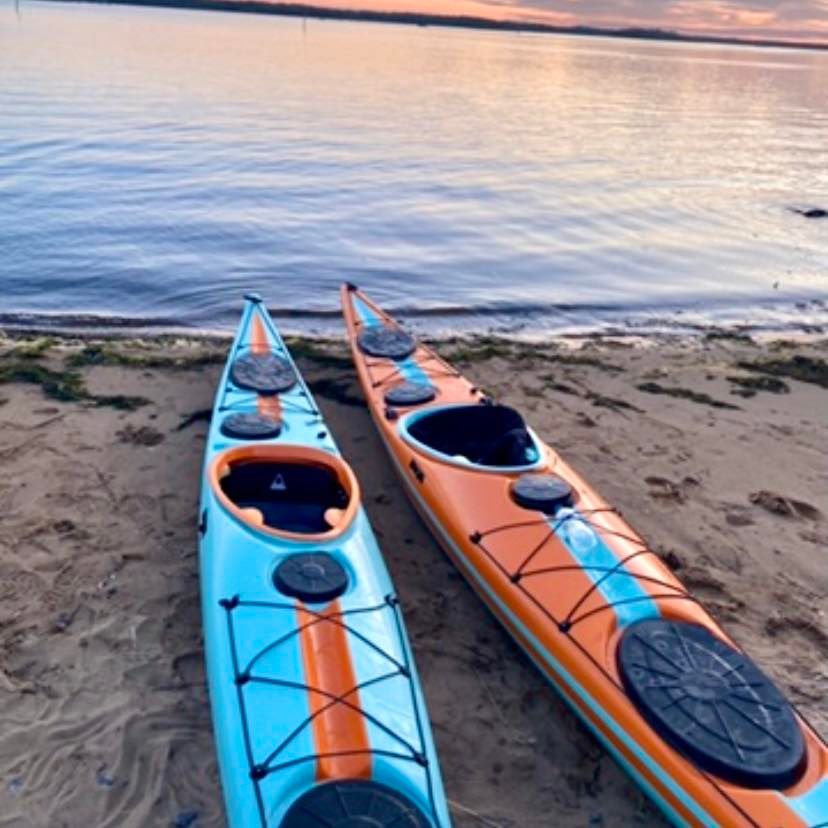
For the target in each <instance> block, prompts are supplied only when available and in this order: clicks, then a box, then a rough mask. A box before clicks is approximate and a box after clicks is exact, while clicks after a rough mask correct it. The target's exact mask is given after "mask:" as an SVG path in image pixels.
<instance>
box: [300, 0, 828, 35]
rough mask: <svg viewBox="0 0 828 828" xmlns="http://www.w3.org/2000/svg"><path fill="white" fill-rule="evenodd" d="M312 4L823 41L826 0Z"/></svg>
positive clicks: (351, 0)
mask: <svg viewBox="0 0 828 828" xmlns="http://www.w3.org/2000/svg"><path fill="white" fill-rule="evenodd" d="M308 1H309V2H311V3H314V0H308ZM314 5H325V6H335V7H347V8H360V9H380V10H383V11H387V10H394V11H418V12H427V13H434V14H470V15H479V16H482V17H493V18H498V19H504V18H505V19H524V20H537V21H541V22H547V23H551V24H560V25H563V26H572V25H578V24H586V25H594V26H607V27H614V28H615V27H624V26H647V27H660V28H667V29H676V30H679V31H683V32H688V33H709V34H720V35H734V36H739V37H745V36H747V37H778V38H783V39H796V40H820V41H828V0H319V2H316V3H314Z"/></svg>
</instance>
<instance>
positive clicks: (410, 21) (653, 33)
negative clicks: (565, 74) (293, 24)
mask: <svg viewBox="0 0 828 828" xmlns="http://www.w3.org/2000/svg"><path fill="white" fill-rule="evenodd" d="M35 2H68V3H87V4H91V5H123V6H144V7H150V8H174V9H185V10H196V11H224V12H240V13H243V14H262V15H271V16H280V17H313V18H318V19H322V20H324V19H328V20H354V21H361V22H365V23H397V24H402V25H417V26H443V27H447V28H467V29H486V30H492V31H508V32H529V33H537V34H559V35H573V36H582V37H613V38H618V39H626V40H656V41H668V42H669V41H672V42H684V43H710V44H719V45H723V46H750V47H759V48H776V49H807V50H811V51H828V41H817V40H794V39H784V38H783V39H780V38H777V37H744V36H738V35H719V34H700V33H692V34H691V33H688V32H682V31H680V30H677V29H662V28H659V27H647V26H621V27H604V26H592V25H588V24H575V25H571V26H562V25H555V24H551V23H542V22H540V21H532V20H516V19H500V20H499V19H496V18H489V17H478V16H475V15H463V14H457V15H453V14H433V13H429V12H415V11H379V10H374V9H359V8H335V7H330V6H316V5H313V4H312V3H293V2H267V0H35Z"/></svg>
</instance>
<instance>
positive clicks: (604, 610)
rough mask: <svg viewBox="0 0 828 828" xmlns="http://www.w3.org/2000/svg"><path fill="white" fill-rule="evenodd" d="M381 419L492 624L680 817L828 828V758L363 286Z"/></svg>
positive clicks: (789, 712)
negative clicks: (503, 630) (509, 637)
mask: <svg viewBox="0 0 828 828" xmlns="http://www.w3.org/2000/svg"><path fill="white" fill-rule="evenodd" d="M342 304H343V310H344V314H345V321H346V325H347V330H348V337H349V340H350V343H351V348H352V351H353V357H354V362H355V363H356V368H357V372H358V374H359V379H360V383H361V385H362V388H363V390H364V393H365V396H366V398H367V401H368V407H369V409H370V411H371V415H372V417H373V419H374V422H375V423H376V426H377V429H378V430H379V433H380V435H381V437H382V439H383V442H384V443H385V446H386V448H387V449H388V453H389V455H390V457H391V460H392V461H393V464H394V466H395V467H396V470H397V472H398V474H399V477H400V479H401V480H402V483H403V487H404V488H405V490H406V491H407V493H408V495H409V496H410V498H411V501H412V503H413V504H414V506H415V507H416V509H417V511H418V512H419V513H420V515H421V517H422V518H423V520H424V521H425V523H426V524H427V525H428V527H429V528H430V529H431V531H432V533H433V534H434V536H435V537H436V539H437V540H438V541H439V543H440V545H441V546H442V547H443V549H444V550H445V552H446V554H447V555H448V556H449V558H451V560H452V561H453V562H454V564H455V565H456V566H457V568H458V569H459V570H460V571H461V572H462V573H463V575H464V576H465V578H466V579H467V580H468V581H469V583H470V584H471V586H472V587H473V588H474V590H475V591H476V592H477V594H478V595H479V596H480V598H481V599H482V600H483V601H484V602H485V603H486V605H487V606H488V607H489V609H490V610H491V611H492V612H493V613H494V615H495V616H496V617H497V618H498V619H499V620H500V622H501V623H502V624H503V625H504V626H505V627H506V629H507V630H508V631H509V632H510V633H511V635H512V637H513V638H514V640H515V641H516V642H517V643H518V644H519V645H520V646H521V647H522V648H523V649H524V650H525V651H526V653H527V654H528V655H529V656H530V657H531V658H532V660H533V661H534V662H535V664H536V665H537V666H538V668H539V669H540V670H541V671H542V672H543V674H544V675H545V676H546V677H547V679H548V680H549V681H550V682H551V683H552V684H553V685H554V686H555V688H556V689H557V690H558V691H559V692H560V693H561V695H562V696H563V698H564V699H565V700H566V701H567V703H568V704H569V705H570V706H571V708H572V709H573V710H574V711H575V713H576V714H577V715H578V716H580V718H581V719H582V720H583V721H584V723H585V724H586V725H587V726H588V727H589V728H590V729H591V730H592V732H593V733H594V734H595V735H596V736H597V737H598V739H599V740H600V741H601V742H602V743H603V745H604V746H605V747H606V748H607V750H608V751H609V752H610V754H611V755H612V756H614V757H615V759H616V760H617V761H618V763H619V764H620V765H621V766H622V767H623V768H624V769H625V770H626V771H627V772H628V773H629V774H630V776H632V777H633V779H634V780H635V781H636V782H637V783H638V784H639V785H640V786H641V787H642V789H643V790H644V791H645V792H646V793H647V794H648V795H649V796H650V798H651V799H652V800H653V801H654V802H655V803H656V805H657V806H658V807H659V808H660V809H661V810H662V811H663V813H664V814H665V815H666V816H667V818H668V819H669V820H670V821H671V822H672V823H673V824H675V825H680V826H727V828H730V827H731V826H732V827H733V828H737V826H738V828H743V827H746V826H754V828H758V827H760V826H761V828H817V827H818V826H828V745H826V743H825V741H824V740H823V739H822V738H821V737H820V736H819V735H818V734H817V733H816V731H815V730H814V729H813V728H812V727H811V726H810V725H809V724H808V723H807V722H806V721H805V720H804V719H803V718H802V716H801V715H800V714H799V713H798V712H797V711H796V710H795V709H794V708H793V706H792V705H791V704H790V703H789V702H788V701H787V700H786V699H785V697H784V696H783V695H782V693H781V691H780V690H779V689H778V688H777V687H776V686H775V685H774V684H773V682H772V681H771V680H770V679H769V678H768V677H767V676H766V675H765V674H764V673H763V672H762V671H761V670H760V668H759V667H758V666H757V665H756V664H755V663H754V662H753V661H751V659H750V658H749V657H748V656H747V655H745V653H744V652H743V651H742V650H741V649H740V648H739V647H738V645H736V644H735V643H734V642H733V641H732V640H731V639H730V638H729V637H728V635H727V634H726V633H725V632H724V631H723V630H722V629H721V628H720V627H719V626H718V625H717V624H716V622H715V621H714V620H713V619H712V618H711V617H710V615H708V613H707V612H706V611H705V610H704V608H703V607H702V606H701V605H700V604H699V602H698V601H697V600H696V599H695V598H694V597H693V595H692V594H691V593H690V592H689V591H688V590H687V588H686V587H684V586H683V585H682V584H681V582H680V581H678V580H677V579H676V577H675V576H674V575H673V574H672V573H671V572H670V570H669V569H668V568H667V567H666V566H665V565H664V564H663V563H662V562H661V560H660V559H659V558H658V557H657V556H656V554H655V553H654V552H653V551H652V550H651V549H649V548H648V546H647V544H646V543H645V541H644V540H642V538H641V537H640V536H639V535H638V534H636V532H635V530H634V529H632V528H631V527H630V526H629V524H627V522H626V521H625V520H624V519H623V518H622V517H621V516H620V514H619V513H618V511H617V510H616V509H614V508H613V507H612V506H611V505H609V504H608V503H607V502H606V501H604V500H603V499H602V498H601V497H600V495H599V494H598V493H597V492H596V491H595V490H594V489H592V488H591V487H590V485H589V484H588V483H587V482H586V481H585V480H584V479H583V478H582V477H581V476H580V475H578V473H577V472H576V471H574V470H573V469H572V468H571V467H570V466H569V465H568V464H567V463H566V462H565V461H564V459H563V458H562V457H561V456H560V455H559V454H558V453H557V452H555V450H554V449H552V448H551V447H550V446H548V445H547V444H546V443H544V442H543V441H542V440H541V439H540V438H539V437H538V435H537V434H535V433H534V432H533V431H532V429H531V428H529V427H528V426H526V424H525V423H524V421H523V418H522V417H521V415H520V414H519V413H518V412H517V411H515V410H513V409H511V408H509V407H507V406H504V405H498V404H496V403H494V402H493V401H492V400H490V399H488V398H487V397H486V396H485V395H484V393H483V392H482V391H481V390H480V389H478V388H475V387H474V386H473V385H472V383H470V382H469V381H468V380H466V379H464V378H463V377H462V376H461V375H460V374H459V373H458V372H457V371H456V370H454V369H453V368H452V367H451V366H450V365H449V364H448V363H446V362H445V361H444V360H442V359H441V358H440V357H439V356H438V355H437V354H436V353H435V352H434V351H432V350H431V349H429V348H427V347H426V346H425V345H422V344H420V343H418V342H417V341H416V340H415V339H414V338H413V337H412V336H411V335H410V334H409V333H407V332H406V331H405V330H404V329H402V328H401V327H400V326H399V325H398V323H396V322H395V321H394V319H392V318H391V317H390V316H389V315H388V314H386V313H384V312H383V311H382V310H381V309H380V308H379V307H378V306H377V305H376V304H374V303H373V302H372V301H371V300H370V299H368V297H367V296H365V294H363V293H362V292H361V291H359V290H358V289H357V288H356V287H354V286H353V285H345V286H343V289H342Z"/></svg>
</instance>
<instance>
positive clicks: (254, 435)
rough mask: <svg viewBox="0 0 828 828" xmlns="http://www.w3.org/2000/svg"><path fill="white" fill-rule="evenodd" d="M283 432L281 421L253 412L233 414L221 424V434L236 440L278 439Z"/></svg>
mask: <svg viewBox="0 0 828 828" xmlns="http://www.w3.org/2000/svg"><path fill="white" fill-rule="evenodd" d="M281 431H282V421H281V420H276V419H274V418H273V417H267V416H266V415H264V414H256V413H255V412H252V411H251V412H241V411H240V412H238V413H236V414H231V415H230V416H229V417H225V418H224V420H223V421H222V423H221V433H222V434H223V435H224V436H225V437H233V438H234V439H236V440H267V439H270V438H271V437H278V436H279V433H280V432H281Z"/></svg>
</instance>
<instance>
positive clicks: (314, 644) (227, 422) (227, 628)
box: [199, 296, 450, 828]
mask: <svg viewBox="0 0 828 828" xmlns="http://www.w3.org/2000/svg"><path fill="white" fill-rule="evenodd" d="M202 479H203V482H202V492H201V510H200V523H199V533H200V567H201V596H202V614H203V622H204V646H205V652H206V661H207V675H208V683H209V690H210V700H211V704H212V712H213V727H214V731H215V740H216V748H217V752H218V758H219V766H220V771H221V780H222V786H223V789H224V799H225V805H226V810H227V820H228V824H229V825H230V826H231V828H390V826H394V828H449V826H450V820H449V816H448V810H447V806H446V799H445V794H444V791H443V784H442V780H441V778H440V771H439V766H438V763H437V756H436V753H435V749H434V743H433V740H432V736H431V731H430V728H429V724H428V716H427V713H426V707H425V703H424V700H423V695H422V691H421V689H420V683H419V680H418V678H417V672H416V668H415V666H414V661H413V658H412V655H411V649H410V646H409V643H408V639H407V637H406V633H405V629H404V626H403V619H402V614H401V612H400V607H399V604H398V601H397V598H396V595H395V593H394V587H393V585H392V583H391V579H390V577H389V575H388V571H387V569H386V567H385V564H384V562H383V559H382V556H381V554H380V551H379V548H378V546H377V542H376V540H375V538H374V535H373V532H372V531H371V527H370V525H369V523H368V519H367V517H366V515H365V511H364V509H363V508H362V504H361V500H360V490H359V484H358V482H357V480H356V478H355V476H354V474H353V472H352V471H351V469H350V467H349V466H348V465H347V464H346V463H345V462H344V460H343V459H342V457H341V455H340V453H339V450H338V449H337V447H336V444H335V442H334V440H333V438H332V436H331V434H330V432H329V431H328V429H327V427H326V425H325V422H324V420H323V419H322V416H321V415H320V413H319V410H318V409H317V407H316V404H315V403H314V400H313V397H312V396H311V394H310V391H309V390H308V387H307V386H306V385H305V383H304V381H303V380H302V377H301V376H300V375H299V372H298V370H297V368H296V365H295V364H294V362H293V360H292V358H291V356H290V354H289V353H288V350H287V348H286V347H285V344H284V342H283V341H282V339H281V337H280V336H279V334H278V332H277V330H276V328H275V327H274V325H273V322H272V321H271V319H270V317H269V316H268V314H267V311H266V310H265V308H264V306H263V305H262V304H261V301H260V299H259V298H258V297H257V296H248V297H247V301H246V304H245V307H244V312H243V314H242V319H241V323H240V325H239V330H238V333H237V335H236V338H235V340H234V342H233V345H232V348H231V350H230V354H229V357H228V361H227V366H226V367H225V370H224V373H223V375H222V378H221V383H220V385H219V388H218V393H217V396H216V401H215V406H214V410H213V418H212V424H211V427H210V432H209V435H208V440H207V446H206V450H205V458H204V473H203V476H202Z"/></svg>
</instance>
